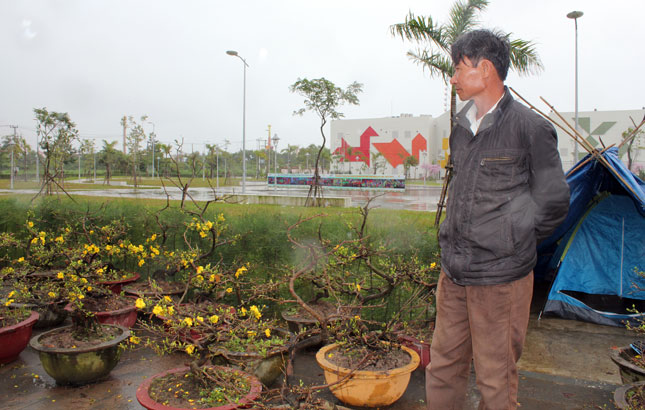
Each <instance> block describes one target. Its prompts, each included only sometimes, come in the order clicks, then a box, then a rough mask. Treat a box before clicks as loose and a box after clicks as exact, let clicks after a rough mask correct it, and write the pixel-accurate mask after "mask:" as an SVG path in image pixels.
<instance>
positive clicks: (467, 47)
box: [450, 30, 511, 81]
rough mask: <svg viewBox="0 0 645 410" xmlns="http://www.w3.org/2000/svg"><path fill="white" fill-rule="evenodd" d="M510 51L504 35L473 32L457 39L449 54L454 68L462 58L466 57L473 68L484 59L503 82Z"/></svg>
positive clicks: (485, 31) (481, 31)
mask: <svg viewBox="0 0 645 410" xmlns="http://www.w3.org/2000/svg"><path fill="white" fill-rule="evenodd" d="M510 50H511V45H510V43H509V41H508V37H507V36H506V35H504V34H501V33H496V32H493V31H490V30H473V31H469V32H467V33H464V34H462V35H460V36H459V37H457V40H455V42H454V43H453V44H452V47H451V49H450V54H451V57H452V63H453V64H454V65H455V66H456V65H457V64H459V62H461V61H462V60H463V59H464V57H468V59H469V60H470V61H471V62H472V63H473V64H474V65H475V66H477V64H479V62H480V61H481V59H482V58H485V59H486V60H488V61H490V62H491V63H493V65H494V66H495V69H496V70H497V75H499V78H500V79H501V80H502V81H504V80H506V74H508V66H509V64H510Z"/></svg>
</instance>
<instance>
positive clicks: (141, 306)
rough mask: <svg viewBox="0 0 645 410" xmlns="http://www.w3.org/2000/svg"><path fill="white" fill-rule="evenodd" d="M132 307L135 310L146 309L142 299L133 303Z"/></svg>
mask: <svg viewBox="0 0 645 410" xmlns="http://www.w3.org/2000/svg"><path fill="white" fill-rule="evenodd" d="M134 305H135V306H136V307H137V309H143V308H144V307H146V302H144V301H143V299H141V298H139V299H137V300H136V302H134Z"/></svg>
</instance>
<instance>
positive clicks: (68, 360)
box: [29, 324, 130, 385]
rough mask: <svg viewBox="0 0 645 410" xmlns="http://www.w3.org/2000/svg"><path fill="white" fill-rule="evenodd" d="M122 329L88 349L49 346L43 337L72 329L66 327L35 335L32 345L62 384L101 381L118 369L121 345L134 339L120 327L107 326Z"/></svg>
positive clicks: (46, 367)
mask: <svg viewBox="0 0 645 410" xmlns="http://www.w3.org/2000/svg"><path fill="white" fill-rule="evenodd" d="M103 326H110V327H116V328H118V329H119V330H120V331H121V333H120V334H119V335H118V336H117V337H115V338H114V339H112V340H110V341H107V342H103V343H101V344H98V345H96V346H92V347H88V348H60V347H55V346H45V345H43V344H42V343H41V340H43V338H45V337H47V336H48V335H50V334H52V333H55V332H65V331H68V330H71V326H65V327H61V328H57V329H53V330H50V331H48V332H45V333H42V334H40V335H38V336H34V337H33V338H32V339H31V341H30V342H29V345H30V346H31V347H32V348H33V349H34V350H36V351H38V354H39V357H40V362H41V364H42V366H43V368H44V369H45V371H46V372H47V374H49V375H50V376H51V377H52V378H53V379H54V380H56V383H58V384H76V385H79V384H87V383H92V382H95V381H98V380H101V379H103V378H105V377H107V375H108V374H109V373H110V371H112V369H114V367H115V366H116V365H117V364H118V363H119V359H120V358H121V349H120V348H119V343H121V342H123V341H124V340H126V339H127V338H128V337H129V336H130V331H129V330H128V329H126V328H124V327H122V326H118V325H105V324H104V325H103Z"/></svg>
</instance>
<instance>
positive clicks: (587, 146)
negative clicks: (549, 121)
mask: <svg viewBox="0 0 645 410" xmlns="http://www.w3.org/2000/svg"><path fill="white" fill-rule="evenodd" d="M540 100H542V101H544V103H545V104H546V105H548V106H549V108H550V109H551V111H553V112H554V113H555V115H557V116H558V118H560V119H561V120H562V122H564V123H565V124H566V125H567V127H569V128H570V129H571V131H573V133H574V134H576V136H577V137H578V138H579V140H576V141H578V142H579V143H580V145H582V146H583V148H585V149H586V150H587V151H588V152H589V153H592V152H593V151H595V148H594V147H592V146H591V144H589V141H587V140H586V139H585V138H584V137H583V136H582V135H580V133H579V132H578V130H576V129H575V128H574V127H572V126H571V124H569V122H568V121H567V120H565V119H564V117H563V116H562V115H561V114H560V113H559V112H558V110H556V109H555V108H554V107H553V106H552V105H551V104H549V102H548V101H547V100H545V99H544V98H543V97H540ZM576 160H578V159H577V158H576Z"/></svg>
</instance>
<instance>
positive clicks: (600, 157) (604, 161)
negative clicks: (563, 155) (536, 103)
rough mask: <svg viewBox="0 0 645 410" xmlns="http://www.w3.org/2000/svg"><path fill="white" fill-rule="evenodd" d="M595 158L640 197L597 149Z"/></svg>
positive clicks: (594, 152) (594, 154) (558, 114)
mask: <svg viewBox="0 0 645 410" xmlns="http://www.w3.org/2000/svg"><path fill="white" fill-rule="evenodd" d="M540 98H541V99H542V101H544V102H545V103H546V104H549V103H548V102H546V100H545V99H544V98H542V97H540ZM551 109H552V110H553V112H555V113H556V115H557V116H558V117H560V118H561V119H562V121H565V120H564V118H562V116H561V115H560V113H559V112H557V111H556V110H555V108H553V106H551ZM565 122H566V121H565ZM567 125H569V127H571V125H570V124H569V123H567ZM585 142H586V143H587V144H589V142H587V141H585ZM593 156H594V157H596V159H597V160H598V161H600V163H601V164H603V165H604V166H605V168H607V169H608V170H609V171H610V172H612V173H613V174H614V176H615V177H616V178H618V179H619V180H620V181H621V182H622V183H623V185H624V186H625V188H627V189H629V190H630V191H631V192H632V194H634V195H635V196H636V197H638V194H637V193H636V192H635V191H634V190H633V189H632V187H631V186H629V184H628V183H627V181H625V178H623V177H622V176H620V174H619V173H618V171H616V169H614V167H613V166H612V165H611V164H610V163H609V161H607V159H606V158H605V157H603V156H602V155H599V154H598V150H595V149H594V150H593Z"/></svg>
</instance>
